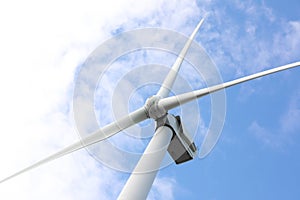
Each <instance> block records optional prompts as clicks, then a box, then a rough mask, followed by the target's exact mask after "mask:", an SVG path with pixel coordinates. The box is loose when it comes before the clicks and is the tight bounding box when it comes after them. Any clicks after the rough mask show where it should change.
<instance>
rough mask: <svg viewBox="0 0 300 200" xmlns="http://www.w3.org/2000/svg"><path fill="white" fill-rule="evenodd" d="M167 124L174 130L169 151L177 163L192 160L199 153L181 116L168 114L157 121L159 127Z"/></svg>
mask: <svg viewBox="0 0 300 200" xmlns="http://www.w3.org/2000/svg"><path fill="white" fill-rule="evenodd" d="M160 126H167V127H169V128H170V129H172V131H173V137H172V139H171V142H170V144H169V147H168V152H169V154H170V155H171V157H172V158H173V159H174V161H175V163H176V164H180V163H183V162H186V161H189V160H192V159H193V158H194V157H195V156H196V154H197V148H196V146H195V143H194V142H193V141H192V140H191V139H190V137H189V135H188V133H187V132H186V130H185V129H184V127H183V125H182V124H181V120H180V117H179V116H176V117H175V116H174V115H171V114H168V115H167V116H166V117H165V118H164V119H162V120H158V121H157V127H160Z"/></svg>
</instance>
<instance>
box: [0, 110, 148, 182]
mask: <svg viewBox="0 0 300 200" xmlns="http://www.w3.org/2000/svg"><path fill="white" fill-rule="evenodd" d="M147 118H148V116H147V113H146V110H145V108H144V107H142V108H140V109H138V110H136V111H134V112H132V113H130V114H129V115H127V116H125V117H123V118H121V119H120V120H118V121H115V122H113V123H110V124H108V125H106V126H104V127H103V128H101V129H99V130H97V131H95V132H94V133H92V134H90V135H89V136H87V137H86V138H83V139H82V140H80V141H78V142H76V143H74V144H72V145H70V146H68V147H66V148H64V149H62V150H60V151H58V152H57V153H55V154H52V155H50V156H48V157H46V158H44V159H42V160H40V161H39V162H37V163H35V164H33V165H31V166H29V167H26V168H25V169H22V170H20V171H19V172H17V173H15V174H13V175H11V176H9V177H7V178H5V179H3V180H1V181H0V183H3V182H5V181H7V180H9V179H11V178H13V177H16V176H18V175H20V174H22V173H24V172H27V171H29V170H31V169H34V168H36V167H38V166H40V165H42V164H45V163H47V162H49V161H52V160H55V159H57V158H60V157H62V156H64V155H67V154H69V153H72V152H74V151H77V150H79V149H81V148H83V147H86V146H89V145H91V144H94V143H97V142H99V141H101V140H105V139H107V138H109V137H111V136H113V135H114V134H116V133H118V132H120V131H122V130H124V129H126V128H128V127H130V126H132V125H134V124H136V123H139V122H141V121H143V120H145V119H147Z"/></svg>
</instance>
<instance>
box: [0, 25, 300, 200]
mask: <svg viewBox="0 0 300 200" xmlns="http://www.w3.org/2000/svg"><path fill="white" fill-rule="evenodd" d="M203 21H204V19H202V20H201V21H200V22H199V23H198V25H197V26H196V28H195V30H194V31H193V33H192V34H191V36H190V37H189V39H188V40H187V42H186V44H185V45H184V47H183V49H182V50H181V52H180V54H179V56H178V58H177V59H176V61H175V63H174V64H173V66H172V68H171V69H170V71H169V73H168V74H167V76H166V78H165V80H164V82H163V83H162V85H161V87H160V89H159V91H158V92H157V94H156V95H154V96H152V97H149V98H148V99H147V100H146V102H145V105H144V106H142V107H141V108H139V109H137V110H135V111H134V112H131V113H130V114H128V115H127V116H124V117H123V118H121V119H119V120H117V121H115V122H112V123H110V124H108V125H106V126H104V127H102V128H101V129H99V130H97V131H95V132H94V133H92V134H90V135H89V136H87V137H85V138H83V139H81V140H80V141H78V142H75V143H73V144H71V145H69V146H67V147H65V148H64V149H62V150H60V151H58V152H57V153H55V154H52V155H50V156H48V157H46V158H44V159H42V160H40V161H39V162H37V163H35V164H33V165H31V166H29V167H27V168H25V169H23V170H21V171H19V172H17V173H15V174H13V175H11V176H9V177H7V178H5V179H3V180H1V181H0V183H3V182H5V181H7V180H9V179H11V178H13V177H16V176H18V175H20V174H22V173H24V172H27V171H29V170H31V169H33V168H36V167H38V166H40V165H42V164H44V163H47V162H49V161H52V160H55V159H57V158H59V157H62V156H64V155H67V154H69V153H71V152H74V151H77V150H79V149H81V148H84V147H86V146H89V145H92V144H94V143H97V142H99V141H102V140H105V139H107V138H109V137H111V136H113V135H115V134H117V133H119V132H120V131H122V130H124V129H126V128H128V127H130V126H132V125H134V124H137V123H139V122H142V121H144V120H146V119H148V118H151V119H153V120H155V123H156V129H155V134H154V136H153V137H152V139H151V141H150V142H149V144H148V146H147V148H146V150H145V151H144V154H143V155H142V156H141V158H140V160H139V162H138V163H137V165H136V167H135V168H134V170H133V172H132V174H131V176H130V177H129V179H128V180H127V182H126V184H125V186H124V188H123V190H122V191H121V193H120V195H119V197H118V199H130V200H131V199H146V198H147V195H148V193H149V191H150V189H151V186H152V183H153V181H154V179H155V176H156V174H157V172H158V170H159V168H160V165H161V161H162V160H163V158H164V156H165V155H166V153H167V152H168V153H169V154H170V155H171V157H172V158H173V160H174V161H175V163H176V164H180V163H183V162H186V161H189V160H192V159H193V158H194V157H195V156H196V155H197V152H198V151H197V148H196V146H195V144H194V142H193V140H192V139H190V138H189V136H188V134H186V131H185V128H184V126H183V124H182V123H181V119H180V117H179V116H174V115H172V114H169V113H168V112H169V110H172V109H174V108H176V107H178V106H180V105H182V104H185V103H187V102H190V101H193V100H196V99H198V98H200V97H203V96H205V95H208V94H210V93H213V92H217V91H219V90H223V89H225V88H228V87H231V86H234V85H237V84H240V83H243V82H246V81H250V80H253V79H256V78H259V77H262V76H266V75H269V74H272V73H276V72H280V71H283V70H287V69H291V68H294V67H298V66H300V62H294V63H291V64H287V65H283V66H280V67H276V68H273V69H270V70H266V71H263V72H259V73H256V74H252V75H249V76H245V77H242V78H239V79H236V80H232V81H229V82H225V83H221V84H218V85H214V86H211V87H207V88H203V89H200V90H195V91H191V92H187V93H183V94H180V95H176V96H171V97H170V96H169V94H170V91H171V89H172V86H173V84H174V82H175V80H176V76H177V74H178V71H179V69H180V66H181V64H182V62H183V60H184V57H185V55H186V54H187V52H188V49H189V47H190V45H191V43H192V41H193V40H194V37H195V35H196V33H197V32H198V30H199V28H200V27H201V25H202V24H203ZM214 144H215V143H213V144H211V146H209V147H208V148H210V149H212V148H213V145H214Z"/></svg>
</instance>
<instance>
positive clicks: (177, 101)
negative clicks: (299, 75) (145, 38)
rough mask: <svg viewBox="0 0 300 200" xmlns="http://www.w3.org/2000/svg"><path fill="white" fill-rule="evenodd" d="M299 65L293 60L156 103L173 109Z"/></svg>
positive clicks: (299, 63)
mask: <svg viewBox="0 0 300 200" xmlns="http://www.w3.org/2000/svg"><path fill="white" fill-rule="evenodd" d="M299 66H300V62H294V63H291V64H287V65H283V66H280V67H276V68H273V69H269V70H266V71H262V72H259V73H256V74H252V75H249V76H245V77H242V78H239V79H236V80H232V81H228V82H226V83H221V84H218V85H214V86H211V87H208V88H203V89H200V90H195V91H192V92H187V93H184V94H180V95H177V96H172V97H167V98H163V99H161V100H160V101H159V103H158V104H159V106H163V107H164V108H165V109H166V110H170V109H173V108H175V107H178V106H179V105H182V104H185V103H187V102H190V101H192V100H195V99H198V98H200V97H202V96H205V95H208V94H210V93H213V92H217V91H219V90H222V89H225V88H228V87H231V86H234V85H237V84H240V83H243V82H246V81H250V80H253V79H256V78H260V77H262V76H266V75H269V74H273V73H276V72H280V71H283V70H287V69H291V68H294V67H299Z"/></svg>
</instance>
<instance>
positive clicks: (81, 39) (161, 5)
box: [0, 0, 199, 199]
mask: <svg viewBox="0 0 300 200" xmlns="http://www.w3.org/2000/svg"><path fill="white" fill-rule="evenodd" d="M0 4H1V5H0V23H1V26H2V30H1V38H0V42H1V48H0V53H1V66H2V73H1V75H0V76H1V80H0V89H1V92H2V98H1V105H0V109H1V113H0V119H1V120H2V122H4V123H2V124H1V132H2V133H1V137H2V139H1V149H0V154H1V155H0V156H1V158H2V162H1V170H0V177H2V178H3V177H6V176H7V175H10V174H11V173H13V172H15V171H17V170H19V169H21V168H22V167H25V166H27V165H29V164H31V163H33V162H35V161H37V160H39V159H40V158H42V157H43V156H46V155H48V154H50V153H53V152H55V151H56V150H58V149H60V148H61V147H63V146H66V145H68V144H70V143H72V142H73V141H75V140H77V139H78V137H77V135H76V133H75V130H74V127H75V126H74V124H73V119H72V108H71V102H72V87H73V79H74V77H73V76H74V73H75V72H76V70H77V69H76V68H77V67H78V65H80V64H81V62H82V61H83V60H84V59H85V58H86V57H87V55H88V54H89V53H90V52H91V51H92V50H93V49H94V48H95V47H96V46H97V45H98V44H100V43H101V41H104V40H105V39H107V38H108V37H109V35H110V34H111V33H113V32H114V31H115V29H117V28H119V27H122V28H123V29H125V30H126V29H128V28H130V29H131V28H137V27H140V26H141V25H140V23H141V22H140V21H142V23H143V25H142V26H157V25H158V24H159V25H162V26H164V27H165V28H172V29H173V28H176V29H180V27H181V28H182V29H181V31H183V32H184V31H186V29H187V30H188V31H190V30H191V27H192V26H194V24H191V26H186V25H185V24H186V21H187V20H189V19H191V17H192V16H195V15H198V14H199V13H198V12H195V11H197V7H196V6H195V3H194V2H190V1H174V2H167V1H160V0H159V1H156V2H153V1H138V2H137V1H131V2H128V1H108V2H106V3H105V4H104V3H103V2H99V1H92V0H91V1H85V2H84V3H78V2H74V1H64V2H61V1H47V2H40V1H34V0H33V1H26V2H22V1H10V2H5V3H4V2H1V3H0ZM174 11H180V12H178V14H177V15H173V12H174ZM197 20H198V19H197ZM170 21H173V22H174V23H169V22H170ZM74 155H75V156H74V157H72V156H67V157H65V158H61V159H59V160H57V161H54V162H53V163H49V164H47V165H45V166H42V167H40V168H38V169H35V170H33V171H31V172H29V173H27V174H24V175H21V176H19V177H17V178H15V179H12V180H10V181H8V182H5V183H2V184H1V185H0V198H1V199H99V197H100V198H101V199H112V198H113V199H114V198H116V196H117V195H118V193H119V192H120V189H121V187H122V184H123V183H124V181H125V179H124V177H122V176H121V177H119V174H117V173H116V172H114V171H112V170H109V169H107V168H105V167H102V166H101V165H100V166H99V164H97V162H96V161H95V160H94V159H93V158H90V157H89V156H88V155H87V154H86V152H85V151H82V152H78V153H76V154H74ZM159 183H160V179H158V182H156V183H155V185H156V186H154V187H157V188H156V190H157V192H158V193H159V194H161V195H164V194H165V195H167V196H166V198H168V197H170V194H171V193H172V189H173V187H172V184H173V182H172V181H171V182H169V184H167V185H168V186H169V187H166V186H164V187H163V188H164V190H161V189H160V188H159V187H160V186H161V187H162V185H160V184H159ZM164 183H166V182H164Z"/></svg>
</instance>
